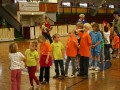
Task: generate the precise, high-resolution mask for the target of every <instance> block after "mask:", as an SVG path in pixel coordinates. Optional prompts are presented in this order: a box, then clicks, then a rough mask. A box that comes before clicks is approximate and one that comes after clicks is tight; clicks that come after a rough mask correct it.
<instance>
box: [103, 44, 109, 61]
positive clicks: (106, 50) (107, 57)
mask: <svg viewBox="0 0 120 90" xmlns="http://www.w3.org/2000/svg"><path fill="white" fill-rule="evenodd" d="M104 55H105V60H110V44H104Z"/></svg>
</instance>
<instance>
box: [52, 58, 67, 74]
mask: <svg viewBox="0 0 120 90" xmlns="http://www.w3.org/2000/svg"><path fill="white" fill-rule="evenodd" d="M54 63H55V72H56V76H59V75H60V74H59V66H60V70H61V75H63V76H64V75H65V73H64V64H63V60H55V61H54Z"/></svg>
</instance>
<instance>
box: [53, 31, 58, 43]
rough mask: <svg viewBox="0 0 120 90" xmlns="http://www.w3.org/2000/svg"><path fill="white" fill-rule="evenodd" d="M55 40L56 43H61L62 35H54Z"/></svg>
mask: <svg viewBox="0 0 120 90" xmlns="http://www.w3.org/2000/svg"><path fill="white" fill-rule="evenodd" d="M53 40H54V41H56V42H58V41H60V35H59V34H57V33H56V34H54V35H53Z"/></svg>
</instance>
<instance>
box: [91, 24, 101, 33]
mask: <svg viewBox="0 0 120 90" xmlns="http://www.w3.org/2000/svg"><path fill="white" fill-rule="evenodd" d="M92 27H96V30H97V31H99V30H100V28H99V24H98V23H94V24H93V25H92Z"/></svg>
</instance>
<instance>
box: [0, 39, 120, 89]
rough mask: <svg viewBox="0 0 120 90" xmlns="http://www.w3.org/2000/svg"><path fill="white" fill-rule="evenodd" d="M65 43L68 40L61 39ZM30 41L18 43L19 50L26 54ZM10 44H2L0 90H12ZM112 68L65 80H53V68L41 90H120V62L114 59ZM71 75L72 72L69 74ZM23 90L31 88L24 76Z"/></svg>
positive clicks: (26, 77)
mask: <svg viewBox="0 0 120 90" xmlns="http://www.w3.org/2000/svg"><path fill="white" fill-rule="evenodd" d="M61 39H62V41H63V42H64V43H65V41H66V39H65V38H61ZM29 42H30V41H22V42H17V43H18V45H19V49H20V51H21V52H23V53H24V51H25V49H26V48H28V47H29ZM9 44H10V42H4V43H0V90H10V87H11V82H10V70H9V65H10V62H9V59H8V46H9ZM111 62H112V66H111V68H109V69H107V70H105V71H102V72H94V73H90V74H89V78H88V79H82V78H81V77H75V78H73V79H69V78H65V79H64V80H58V79H52V76H54V74H55V73H54V69H53V67H51V78H50V83H49V85H40V90H120V60H119V59H112V60H111ZM69 73H71V71H70V72H69ZM21 87H22V90H28V89H29V87H30V84H29V80H28V75H26V74H22V86H21Z"/></svg>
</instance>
